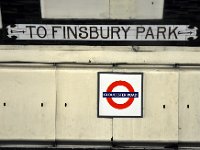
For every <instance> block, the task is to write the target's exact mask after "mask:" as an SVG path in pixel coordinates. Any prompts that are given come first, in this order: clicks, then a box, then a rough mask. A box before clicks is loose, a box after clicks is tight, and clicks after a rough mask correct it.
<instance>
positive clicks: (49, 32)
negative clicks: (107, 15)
mask: <svg viewBox="0 0 200 150" xmlns="http://www.w3.org/2000/svg"><path fill="white" fill-rule="evenodd" d="M7 33H8V34H7V36H8V37H9V38H15V39H16V40H54V41H55V40H62V41H188V40H189V39H191V40H195V39H197V27H192V28H190V27H189V25H58V24H55V25H46V24H16V25H14V26H10V25H8V26H7Z"/></svg>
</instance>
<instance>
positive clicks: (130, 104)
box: [98, 72, 143, 117]
mask: <svg viewBox="0 0 200 150" xmlns="http://www.w3.org/2000/svg"><path fill="white" fill-rule="evenodd" d="M142 84H143V74H142V73H108V72H100V73H98V85H99V87H98V116H99V117H142V115H143V114H142V106H143V97H142V96H143V90H142V88H143V85H142Z"/></svg>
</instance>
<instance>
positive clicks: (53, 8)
mask: <svg viewBox="0 0 200 150" xmlns="http://www.w3.org/2000/svg"><path fill="white" fill-rule="evenodd" d="M163 5H164V0H59V1H57V0H41V8H42V17H43V18H54V19H55V18H62V19H70V18H76V19H77V18H80V19H81V18H88V19H162V15H163Z"/></svg>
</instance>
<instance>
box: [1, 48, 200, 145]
mask: <svg viewBox="0 0 200 150" xmlns="http://www.w3.org/2000/svg"><path fill="white" fill-rule="evenodd" d="M0 49H1V50H0V83H1V84H0V119H1V123H0V128H1V131H0V141H2V140H22V141H23V140H30V141H32V140H33V141H34V140H42V141H54V140H55V139H56V140H58V141H104V142H109V141H111V138H112V137H113V140H114V141H123V142H124V141H125V142H126V141H128V142H200V137H199V128H200V126H199V115H198V114H199V105H198V97H199V96H198V95H199V85H200V84H199V81H200V80H199V73H200V72H199V66H200V59H199V58H200V53H199V52H198V50H199V49H198V48H181V47H171V48H169V47H168V48H165V50H163V49H164V48H163V47H160V49H159V47H156V48H153V47H149V49H148V47H145V48H144V50H145V51H134V50H133V49H131V48H130V47H95V46H91V47H90V46H87V47H84V46H83V47H80V46H52V47H49V46H1V47H0ZM152 50H153V51H152ZM102 71H103V72H104V71H105V72H142V73H144V85H143V86H144V95H143V96H144V108H143V112H144V116H143V118H98V117H97V72H102ZM41 103H43V107H42V106H41ZM65 103H66V106H65ZM163 105H165V108H163ZM188 105H189V106H188ZM188 107H189V108H188Z"/></svg>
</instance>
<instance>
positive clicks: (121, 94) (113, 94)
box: [103, 92, 139, 98]
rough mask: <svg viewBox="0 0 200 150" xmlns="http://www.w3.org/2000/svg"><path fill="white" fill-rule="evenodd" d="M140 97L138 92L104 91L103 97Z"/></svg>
mask: <svg viewBox="0 0 200 150" xmlns="http://www.w3.org/2000/svg"><path fill="white" fill-rule="evenodd" d="M107 97H108V98H130V97H133V98H138V97H139V93H138V92H103V98H107Z"/></svg>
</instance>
